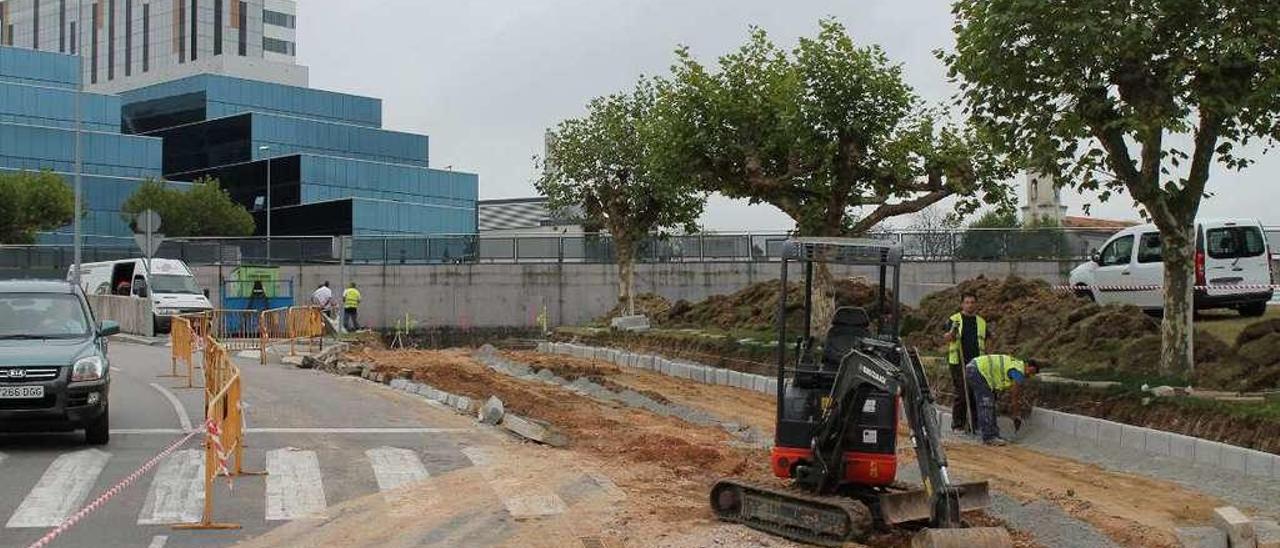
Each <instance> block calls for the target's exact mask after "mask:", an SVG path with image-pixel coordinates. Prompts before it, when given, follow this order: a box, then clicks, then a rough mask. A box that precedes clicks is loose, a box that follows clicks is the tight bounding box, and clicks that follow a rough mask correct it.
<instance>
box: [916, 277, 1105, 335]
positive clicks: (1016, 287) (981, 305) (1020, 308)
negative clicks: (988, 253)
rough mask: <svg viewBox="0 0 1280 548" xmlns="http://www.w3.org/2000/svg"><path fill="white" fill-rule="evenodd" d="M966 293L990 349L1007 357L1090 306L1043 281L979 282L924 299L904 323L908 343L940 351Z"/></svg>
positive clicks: (972, 282)
mask: <svg viewBox="0 0 1280 548" xmlns="http://www.w3.org/2000/svg"><path fill="white" fill-rule="evenodd" d="M965 293H974V294H975V295H976V296H977V297H978V314H979V315H981V316H982V317H983V318H986V320H987V321H988V322H990V323H991V339H990V340H989V341H988V343H989V344H990V345H991V348H994V349H997V350H1000V351H1005V352H1019V351H1022V350H1023V346H1024V345H1026V344H1027V343H1029V342H1032V341H1039V340H1040V339H1042V338H1043V337H1044V335H1045V334H1046V333H1054V332H1055V331H1056V329H1058V328H1059V327H1060V326H1062V325H1065V324H1067V323H1068V317H1069V316H1072V313H1074V312H1076V311H1078V310H1080V309H1081V308H1082V307H1084V306H1087V305H1088V302H1087V301H1084V300H1083V299H1079V298H1077V297H1075V296H1073V295H1071V294H1070V293H1067V292H1063V291H1054V290H1053V289H1052V288H1050V287H1049V284H1048V283H1046V282H1044V281H1041V280H1027V279H1024V278H1019V277H1017V276H1010V277H1008V278H1004V279H1000V280H996V279H989V278H985V277H978V278H975V279H972V280H967V281H964V282H960V284H959V285H956V286H955V287H952V288H949V289H946V290H943V291H939V292H937V293H932V294H930V295H928V296H926V297H925V298H924V299H922V300H921V301H920V306H919V307H918V308H917V309H915V310H914V311H912V312H911V313H910V314H909V315H908V321H907V322H906V323H905V324H904V325H905V326H906V327H907V328H906V329H904V334H905V335H907V336H908V337H909V338H908V341H909V342H911V344H914V345H916V346H919V347H921V348H922V349H923V348H930V349H935V348H936V349H940V348H942V347H943V346H944V342H943V340H942V338H943V335H945V334H946V324H947V319H948V318H950V317H951V315H952V314H955V313H956V312H958V311H959V310H960V296H961V295H963V294H965ZM1081 319H1083V317H1076V318H1075V321H1079V320H1081Z"/></svg>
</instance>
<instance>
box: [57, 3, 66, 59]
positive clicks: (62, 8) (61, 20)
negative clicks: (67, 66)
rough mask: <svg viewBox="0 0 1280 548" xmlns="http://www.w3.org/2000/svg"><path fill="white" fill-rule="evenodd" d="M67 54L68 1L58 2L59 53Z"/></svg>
mask: <svg viewBox="0 0 1280 548" xmlns="http://www.w3.org/2000/svg"><path fill="white" fill-rule="evenodd" d="M66 52H67V0H58V53H66Z"/></svg>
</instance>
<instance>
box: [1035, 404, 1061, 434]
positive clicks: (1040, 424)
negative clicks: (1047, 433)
mask: <svg viewBox="0 0 1280 548" xmlns="http://www.w3.org/2000/svg"><path fill="white" fill-rule="evenodd" d="M1057 414H1058V412H1057V411H1053V410H1051V409H1044V408H1041V407H1036V408H1034V409H1032V410H1031V420H1030V422H1031V425H1033V426H1035V427H1036V428H1037V429H1040V430H1053V417H1054V416H1055V415H1057Z"/></svg>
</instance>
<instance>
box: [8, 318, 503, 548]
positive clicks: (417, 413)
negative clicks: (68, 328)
mask: <svg viewBox="0 0 1280 548" xmlns="http://www.w3.org/2000/svg"><path fill="white" fill-rule="evenodd" d="M110 360H111V365H112V384H111V427H112V436H111V443H109V444H108V445H106V446H102V447H96V448H95V447H88V446H85V445H84V444H83V436H82V434H80V433H68V434H32V435H27V434H24V435H8V434H0V547H4V548H8V547H18V546H27V545H29V544H30V543H31V542H33V541H35V540H37V539H39V538H40V537H41V536H43V535H44V534H45V533H46V532H48V531H49V530H50V529H52V528H53V527H55V526H56V525H57V524H58V523H60V522H61V521H62V520H63V519H64V518H65V517H66V516H68V515H71V514H74V513H75V512H76V511H78V510H79V509H80V508H81V507H83V506H84V505H85V504H87V503H89V502H91V501H93V500H94V499H96V498H97V497H98V496H99V495H101V494H102V493H104V492H106V491H107V490H108V489H110V488H111V487H112V486H114V485H116V484H117V483H118V482H119V481H120V480H122V479H124V478H126V477H127V476H129V475H130V474H132V473H133V472H134V471H135V470H137V469H138V468H140V467H141V466H142V465H143V464H145V463H146V462H147V461H149V460H151V459H152V458H153V457H154V456H155V455H157V454H158V453H159V452H161V451H162V450H163V449H164V448H165V447H167V446H168V445H170V444H171V443H173V442H174V441H176V440H178V439H180V438H181V437H182V436H183V432H184V429H186V428H189V427H191V426H192V425H194V426H195V427H200V426H201V421H202V417H203V416H204V413H203V409H202V406H203V397H204V395H203V391H202V390H198V389H197V390H182V389H177V388H175V387H176V386H178V385H182V384H184V382H185V381H179V380H176V379H172V378H163V377H159V376H158V375H160V374H162V373H166V372H167V371H168V370H169V367H170V360H169V349H168V348H165V347H151V346H143V345H136V344H126V343H121V342H118V341H117V342H113V343H112V346H111V349H110ZM237 363H238V365H239V366H240V367H241V370H242V373H243V376H244V380H245V383H244V384H245V396H244V401H245V403H246V405H247V409H246V422H247V426H248V428H249V430H248V435H247V440H248V448H247V449H246V451H245V469H246V470H251V471H252V470H264V469H265V470H267V471H268V472H269V475H267V476H265V477H264V476H249V477H241V478H237V479H235V480H234V482H233V483H232V485H231V486H230V487H228V484H227V482H226V480H225V479H219V481H218V482H217V484H216V488H215V495H214V501H215V503H214V518H215V519H216V520H217V521H223V522H233V523H238V524H240V525H241V526H242V528H241V529H239V530H232V531H185V530H174V529H173V528H172V527H171V526H170V525H169V524H171V523H175V522H181V521H193V520H197V519H198V518H199V517H200V510H201V508H202V505H203V500H204V499H203V489H202V479H201V478H202V477H203V476H202V474H203V453H202V451H201V444H200V441H201V440H202V436H199V435H198V436H195V437H194V438H193V439H191V440H190V441H188V442H187V443H185V444H184V445H183V446H181V447H180V448H179V450H178V451H177V452H175V453H174V454H172V455H171V456H170V457H169V458H167V459H165V460H163V461H161V462H160V463H159V464H158V466H156V468H155V469H153V470H152V471H151V472H150V473H148V474H146V475H144V476H141V477H140V478H139V479H138V480H137V482H136V483H134V484H133V485H132V486H131V487H129V488H127V489H126V490H124V491H122V492H120V493H119V494H118V495H117V496H115V497H114V498H112V499H111V500H110V501H109V502H107V503H106V504H105V505H104V506H102V507H101V508H100V509H99V510H97V511H96V512H94V513H93V514H90V515H89V516H88V517H87V518H86V519H84V520H83V521H82V522H80V523H79V524H77V525H76V526H75V527H74V528H72V529H70V530H69V531H68V532H66V533H65V534H63V535H62V536H60V537H59V538H58V539H57V541H56V542H55V543H54V544H53V545H54V546H68V547H71V546H84V547H90V546H92V547H99V546H139V547H152V548H160V547H164V546H223V545H229V544H232V543H235V542H237V541H240V540H243V539H246V538H250V537H253V536H255V535H258V534H261V533H264V532H266V531H269V530H271V529H273V528H275V527H277V526H279V525H281V524H284V523H288V522H290V521H293V520H298V519H308V518H323V517H326V510H327V509H329V508H332V507H333V506H334V505H336V504H339V503H342V502H344V501H347V500H351V499H355V498H359V497H363V496H366V495H370V494H374V493H378V492H380V491H386V490H389V489H393V488H395V487H398V486H403V485H405V484H406V483H413V482H416V481H422V480H425V478H428V477H430V476H433V475H438V474H444V473H447V472H450V471H454V470H459V469H462V468H466V467H470V466H472V465H473V463H472V462H471V460H470V459H469V458H468V457H467V453H468V452H469V451H464V450H468V449H469V448H470V447H471V446H472V444H477V443H483V440H482V438H483V436H479V437H477V432H476V431H475V430H474V428H473V427H472V423H471V421H468V420H467V419H465V418H462V417H459V416H457V415H454V414H452V413H451V412H449V411H447V410H444V409H440V408H438V407H434V406H430V405H427V404H426V403H425V402H424V401H423V400H421V399H417V398H413V397H410V396H406V395H403V394H400V393H396V392H393V391H391V390H389V389H387V388H385V387H382V386H379V385H375V384H373V383H369V382H365V381H361V380H360V379H355V378H341V377H335V376H332V375H327V374H324V373H318V372H314V371H303V370H297V369H293V368H288V367H285V366H280V365H267V366H262V365H258V364H257V363H256V362H254V361H245V360H237ZM197 374H199V373H198V372H197Z"/></svg>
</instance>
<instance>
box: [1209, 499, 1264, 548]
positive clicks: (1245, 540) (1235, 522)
mask: <svg viewBox="0 0 1280 548" xmlns="http://www.w3.org/2000/svg"><path fill="white" fill-rule="evenodd" d="M1213 526H1214V527H1217V528H1218V529H1219V530H1221V531H1222V532H1224V533H1226V534H1227V543H1228V544H1230V545H1231V548H1254V547H1255V546H1257V534H1256V533H1254V530H1253V522H1252V521H1250V520H1249V516H1246V515H1244V512H1241V511H1240V510H1239V509H1237V508H1236V507H1234V506H1223V507H1220V508H1214V509H1213Z"/></svg>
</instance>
